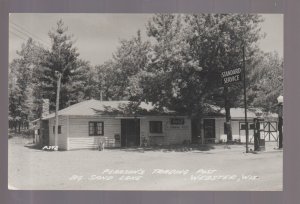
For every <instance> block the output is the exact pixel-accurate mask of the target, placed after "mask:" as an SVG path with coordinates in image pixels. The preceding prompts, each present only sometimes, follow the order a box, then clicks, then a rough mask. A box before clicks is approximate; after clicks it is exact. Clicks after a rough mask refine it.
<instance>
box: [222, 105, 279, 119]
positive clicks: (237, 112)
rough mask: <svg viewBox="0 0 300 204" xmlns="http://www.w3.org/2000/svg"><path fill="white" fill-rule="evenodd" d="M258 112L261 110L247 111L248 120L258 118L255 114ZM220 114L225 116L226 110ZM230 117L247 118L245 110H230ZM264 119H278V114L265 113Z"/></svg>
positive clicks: (251, 109)
mask: <svg viewBox="0 0 300 204" xmlns="http://www.w3.org/2000/svg"><path fill="white" fill-rule="evenodd" d="M257 110H260V109H259V108H249V109H248V110H247V117H248V118H256V117H257V116H256V114H255V112H256V111H257ZM220 113H221V114H222V115H224V116H225V110H224V109H222V110H221V111H220ZM230 116H231V118H233V119H234V118H235V119H239V118H244V117H245V109H244V108H231V109H230ZM262 117H263V118H277V117H278V115H277V114H276V113H263V115H262Z"/></svg>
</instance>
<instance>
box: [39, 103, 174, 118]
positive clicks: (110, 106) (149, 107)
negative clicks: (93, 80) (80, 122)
mask: <svg viewBox="0 0 300 204" xmlns="http://www.w3.org/2000/svg"><path fill="white" fill-rule="evenodd" d="M134 104H137V103H136V102H131V101H99V100H95V99H91V100H87V101H83V102H80V103H77V104H74V105H71V106H69V107H67V108H65V109H62V110H60V111H58V115H73V116H75V115H77V116H83V115H84V116H94V115H99V114H117V113H119V114H121V113H122V111H124V109H125V108H126V107H129V106H130V105H134ZM137 109H138V110H139V111H143V112H151V111H155V110H156V107H155V106H154V105H153V104H152V103H146V102H141V103H139V105H138V107H137ZM164 112H165V113H167V112H168V113H171V112H172V111H168V110H166V109H165V110H164ZM53 117H55V113H51V114H49V115H47V116H45V117H43V118H42V119H49V118H53Z"/></svg>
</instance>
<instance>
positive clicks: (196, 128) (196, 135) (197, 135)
mask: <svg viewBox="0 0 300 204" xmlns="http://www.w3.org/2000/svg"><path fill="white" fill-rule="evenodd" d="M200 142H201V119H199V118H197V119H192V143H196V144H198V143H200Z"/></svg>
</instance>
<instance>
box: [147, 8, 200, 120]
mask: <svg viewBox="0 0 300 204" xmlns="http://www.w3.org/2000/svg"><path fill="white" fill-rule="evenodd" d="M147 33H148V36H149V37H150V38H152V39H153V41H154V42H153V45H152V51H151V53H150V57H151V61H150V62H149V66H148V68H147V74H146V77H145V80H144V88H143V89H144V94H145V98H147V99H148V100H149V101H151V102H154V103H155V104H156V105H158V106H159V107H168V108H170V109H173V110H176V111H179V112H184V113H190V114H191V113H192V112H193V111H194V110H195V109H194V108H195V103H197V95H196V94H195V93H196V92H195V91H198V90H195V89H193V88H192V87H193V85H194V83H197V82H198V81H197V80H198V78H197V73H198V72H201V70H202V68H201V67H200V66H198V59H196V58H192V56H191V55H190V46H189V44H188V43H187V41H186V36H185V33H184V30H183V24H182V16H181V15H174V14H157V15H155V16H153V18H152V19H150V21H149V22H148V25H147Z"/></svg>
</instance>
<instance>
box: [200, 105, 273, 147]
mask: <svg viewBox="0 0 300 204" xmlns="http://www.w3.org/2000/svg"><path fill="white" fill-rule="evenodd" d="M255 111H256V110H253V109H249V110H248V111H247V121H248V130H249V141H250V142H253V141H254V138H253V135H254V121H253V120H254V118H256V117H257V116H256V114H255ZM230 115H231V129H232V140H233V141H240V142H242V143H245V142H246V127H245V112H244V109H243V108H231V109H230ZM262 118H263V119H264V122H263V123H262V127H261V130H262V131H261V132H262V134H264V135H265V140H266V141H275V140H277V120H278V116H277V114H268V115H263V116H262ZM225 122H226V119H225V111H224V110H223V109H222V110H220V112H219V114H216V113H214V114H211V115H210V114H207V115H206V116H204V117H203V118H202V120H201V123H202V127H203V128H202V129H201V130H202V132H201V135H203V137H204V141H205V142H204V143H210V142H226V141H227V133H226V128H225Z"/></svg>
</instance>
